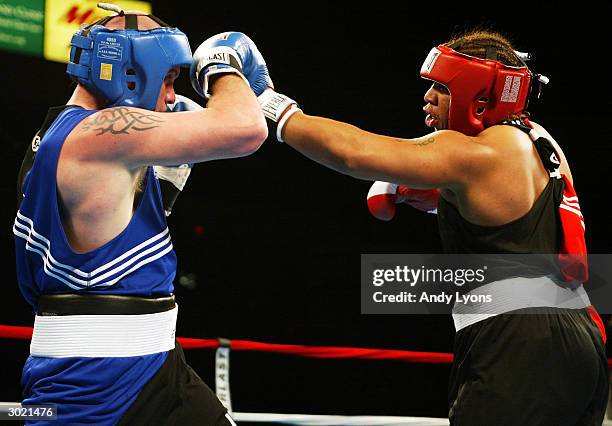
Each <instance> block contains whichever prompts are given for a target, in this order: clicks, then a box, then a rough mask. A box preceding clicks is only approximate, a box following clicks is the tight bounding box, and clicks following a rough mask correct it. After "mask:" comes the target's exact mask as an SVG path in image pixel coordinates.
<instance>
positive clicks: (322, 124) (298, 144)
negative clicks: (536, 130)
mask: <svg viewBox="0 0 612 426" xmlns="http://www.w3.org/2000/svg"><path fill="white" fill-rule="evenodd" d="M283 139H284V140H285V142H286V143H287V144H288V145H291V146H292V147H293V148H295V149H297V150H298V151H300V152H301V153H302V154H304V155H305V156H307V157H309V158H311V159H313V160H315V161H317V162H319V163H321V164H323V165H325V166H327V167H329V168H332V169H334V170H336V171H338V172H341V173H344V174H347V175H350V176H353V177H355V178H359V179H365V180H382V181H386V182H394V183H397V184H402V185H406V186H409V187H411V188H416V189H432V188H451V187H459V186H462V185H463V184H465V183H467V182H469V181H471V180H472V179H473V178H474V177H475V176H476V175H477V174H480V173H483V172H484V171H485V170H486V169H487V168H489V169H490V167H491V165H492V163H493V162H494V161H495V160H494V155H493V151H492V150H491V149H490V148H489V147H487V146H486V145H484V144H481V143H479V142H478V138H471V137H468V136H465V135H463V134H461V133H458V132H454V131H450V130H443V131H438V132H434V133H431V134H429V135H427V136H424V137H422V138H418V139H398V138H392V137H388V136H382V135H377V134H374V133H370V132H366V131H364V130H361V129H359V128H357V127H354V126H351V125H349V124H346V123H341V122H338V121H334V120H330V119H326V118H321V117H313V116H308V115H305V114H303V113H301V112H298V113H295V114H294V115H293V116H292V117H291V118H290V119H289V120H288V122H287V124H286V125H285V127H284V128H283Z"/></svg>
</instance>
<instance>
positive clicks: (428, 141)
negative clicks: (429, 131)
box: [414, 137, 436, 146]
mask: <svg viewBox="0 0 612 426" xmlns="http://www.w3.org/2000/svg"><path fill="white" fill-rule="evenodd" d="M435 141H436V139H435V138H432V137H430V138H427V139H425V140H420V141H417V142H414V144H415V145H416V146H425V145H429V144H431V143H434V142H435Z"/></svg>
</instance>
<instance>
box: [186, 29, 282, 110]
mask: <svg viewBox="0 0 612 426" xmlns="http://www.w3.org/2000/svg"><path fill="white" fill-rule="evenodd" d="M222 73H234V74H238V75H239V76H241V77H243V78H244V79H245V81H246V82H247V83H248V84H249V86H250V87H251V89H252V90H253V92H255V95H256V96H259V95H261V94H262V93H263V92H264V90H266V89H267V88H268V87H272V80H271V79H270V75H269V73H268V68H267V66H266V62H265V61H264V59H263V56H262V55H261V53H260V52H259V50H258V49H257V46H255V43H253V41H252V40H251V39H250V38H249V37H248V36H246V35H245V34H243V33H239V32H225V33H220V34H217V35H214V36H212V37H210V38H209V39H207V40H205V41H204V42H203V43H202V44H201V45H200V46H199V47H198V48H197V49H196V51H195V52H194V54H193V62H192V64H191V68H190V77H191V84H192V86H193V88H194V89H195V91H196V92H198V93H199V94H200V95H202V96H204V97H205V98H207V99H208V98H209V97H210V95H211V93H210V77H211V76H213V75H216V74H222Z"/></svg>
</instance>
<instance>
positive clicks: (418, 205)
mask: <svg viewBox="0 0 612 426" xmlns="http://www.w3.org/2000/svg"><path fill="white" fill-rule="evenodd" d="M439 198H440V191H439V190H437V189H413V188H408V187H407V186H404V185H396V184H394V183H388V182H381V181H376V182H374V184H373V185H372V187H371V188H370V191H369V192H368V209H369V210H370V213H372V216H374V217H375V218H377V219H380V220H385V221H389V220H391V219H393V217H394V216H395V208H396V207H395V206H396V204H399V203H405V204H409V205H411V206H412V207H414V208H415V209H417V210H421V211H424V212H427V213H433V214H436V213H437V209H438V199H439Z"/></svg>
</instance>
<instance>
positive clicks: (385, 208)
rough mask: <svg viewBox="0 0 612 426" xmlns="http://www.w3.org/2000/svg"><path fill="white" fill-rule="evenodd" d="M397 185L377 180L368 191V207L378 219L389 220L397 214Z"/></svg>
mask: <svg viewBox="0 0 612 426" xmlns="http://www.w3.org/2000/svg"><path fill="white" fill-rule="evenodd" d="M396 192H397V185H396V184H394V183H389V182H381V181H379V180H377V181H376V182H374V184H372V187H371V188H370V191H369V192H368V209H369V210H370V213H372V216H374V217H375V218H376V219H380V220H385V221H389V220H391V219H393V216H395V203H396V200H397V195H396Z"/></svg>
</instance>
